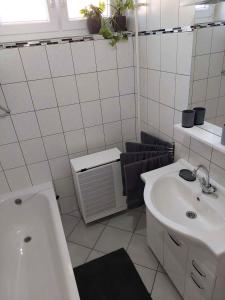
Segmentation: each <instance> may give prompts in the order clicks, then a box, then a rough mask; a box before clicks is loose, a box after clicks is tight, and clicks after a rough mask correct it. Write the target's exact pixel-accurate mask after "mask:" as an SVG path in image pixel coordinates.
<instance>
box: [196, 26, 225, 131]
mask: <svg viewBox="0 0 225 300" xmlns="http://www.w3.org/2000/svg"><path fill="white" fill-rule="evenodd" d="M224 54H225V26H220V27H210V28H202V29H198V30H197V31H196V32H195V47H194V51H193V63H192V66H193V82H192V97H191V105H192V107H195V106H203V107H206V119H207V120H208V121H209V122H211V123H214V124H217V125H219V126H222V125H223V124H224V123H225V97H224V96H225V77H224V76H221V72H222V71H223V70H225V56H224Z"/></svg>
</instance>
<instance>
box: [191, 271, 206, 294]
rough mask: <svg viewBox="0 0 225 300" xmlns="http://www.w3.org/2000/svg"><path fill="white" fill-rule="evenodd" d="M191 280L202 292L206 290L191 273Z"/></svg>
mask: <svg viewBox="0 0 225 300" xmlns="http://www.w3.org/2000/svg"><path fill="white" fill-rule="evenodd" d="M191 279H192V281H193V282H194V284H195V285H196V286H197V287H198V288H199V289H200V290H204V288H203V287H202V286H201V285H200V284H199V283H198V281H197V279H196V278H195V275H194V274H193V273H192V272H191Z"/></svg>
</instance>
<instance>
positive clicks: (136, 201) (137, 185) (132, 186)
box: [124, 153, 172, 208]
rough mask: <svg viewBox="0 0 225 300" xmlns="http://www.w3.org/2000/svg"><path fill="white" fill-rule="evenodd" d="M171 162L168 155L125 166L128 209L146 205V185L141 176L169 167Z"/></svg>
mask: <svg viewBox="0 0 225 300" xmlns="http://www.w3.org/2000/svg"><path fill="white" fill-rule="evenodd" d="M171 162H172V161H171V156H170V154H169V153H167V154H164V155H159V156H156V157H152V158H149V159H145V160H142V161H138V162H135V163H131V164H128V165H126V166H124V173H125V181H126V195H127V205H128V208H136V207H138V206H140V205H142V204H143V203H144V198H143V191H144V183H143V182H142V180H141V178H140V175H141V174H142V173H145V172H148V171H151V170H155V169H158V168H160V167H164V166H166V165H169V164H170V163H171Z"/></svg>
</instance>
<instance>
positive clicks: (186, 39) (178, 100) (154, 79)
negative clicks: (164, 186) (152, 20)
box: [140, 26, 225, 184]
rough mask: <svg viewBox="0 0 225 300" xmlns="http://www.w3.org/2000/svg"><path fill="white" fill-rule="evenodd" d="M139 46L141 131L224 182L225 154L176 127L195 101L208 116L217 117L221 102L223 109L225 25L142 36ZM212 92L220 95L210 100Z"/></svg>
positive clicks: (221, 108)
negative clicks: (173, 146)
mask: <svg viewBox="0 0 225 300" xmlns="http://www.w3.org/2000/svg"><path fill="white" fill-rule="evenodd" d="M221 32H223V34H222V33H221ZM196 36H197V37H198V39H197V43H196ZM140 46H141V47H142V49H141V51H140V52H141V54H140V55H141V57H140V61H141V68H140V74H141V121H142V122H141V125H142V129H143V130H145V131H147V132H149V133H153V134H155V135H157V136H159V137H161V138H163V139H165V140H168V141H172V140H174V141H175V143H176V159H178V158H184V159H186V160H189V161H190V162H191V163H192V164H193V165H199V164H203V165H205V166H206V167H209V168H210V173H211V176H212V177H214V178H215V179H216V180H217V181H218V182H219V183H221V184H225V156H224V155H223V154H221V153H220V152H218V151H216V150H213V149H212V148H211V147H209V146H207V145H205V144H203V143H200V142H198V141H197V140H195V139H193V138H190V137H188V136H185V135H184V134H183V133H182V134H181V133H180V132H179V131H177V130H174V127H173V126H174V124H176V123H179V122H180V121H181V112H182V110H183V109H187V108H188V106H189V105H190V102H191V101H192V102H193V105H194V106H197V105H201V106H202V105H205V104H206V108H207V110H208V112H207V115H209V114H213V113H214V114H215V113H216V112H217V105H219V104H218V103H219V102H220V103H221V107H220V108H219V111H220V113H222V112H223V108H224V107H225V105H224V106H223V104H222V101H223V100H222V99H223V98H224V94H225V93H223V91H225V87H224V86H225V79H223V77H221V71H222V68H224V49H225V27H224V26H222V27H214V28H208V29H199V30H197V32H183V33H167V34H162V33H160V34H157V35H150V36H141V37H140ZM193 53H194V55H193V58H194V59H193V60H194V64H193V60H192V59H191V56H192V54H193ZM192 78H193V79H194V80H193V81H192ZM220 81H221V85H219V84H218V82H220ZM223 81H224V82H223ZM192 90H193V91H192ZM214 93H215V95H216V97H215V98H212V99H211V97H214ZM207 95H208V98H209V99H208V100H207ZM214 101H215V102H217V105H214ZM215 108H216V109H215ZM146 111H147V112H148V113H147V114H146Z"/></svg>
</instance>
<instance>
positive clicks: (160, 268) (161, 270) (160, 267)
mask: <svg viewBox="0 0 225 300" xmlns="http://www.w3.org/2000/svg"><path fill="white" fill-rule="evenodd" d="M158 272H161V273H166V271H165V270H164V269H163V267H162V265H161V264H159V267H158Z"/></svg>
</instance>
